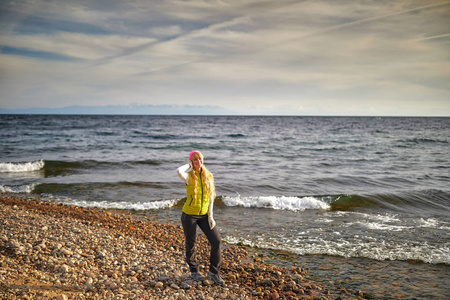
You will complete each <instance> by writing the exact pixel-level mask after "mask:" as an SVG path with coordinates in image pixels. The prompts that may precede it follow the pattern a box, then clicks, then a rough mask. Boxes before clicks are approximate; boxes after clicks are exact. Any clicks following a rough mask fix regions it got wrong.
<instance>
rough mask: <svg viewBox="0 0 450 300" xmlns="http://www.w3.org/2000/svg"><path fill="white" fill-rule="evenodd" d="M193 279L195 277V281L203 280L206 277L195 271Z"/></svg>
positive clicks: (192, 275) (192, 274)
mask: <svg viewBox="0 0 450 300" xmlns="http://www.w3.org/2000/svg"><path fill="white" fill-rule="evenodd" d="M191 279H193V280H195V281H202V280H203V279H205V278H204V277H203V276H202V274H200V273H198V272H193V273H191Z"/></svg>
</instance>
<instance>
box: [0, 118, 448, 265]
mask: <svg viewBox="0 0 450 300" xmlns="http://www.w3.org/2000/svg"><path fill="white" fill-rule="evenodd" d="M0 128H1V130H0V191H1V192H2V193H6V192H12V193H20V192H25V193H31V194H39V195H40V196H41V197H43V198H45V199H50V200H53V201H58V202H63V203H68V204H75V205H81V206H97V207H103V208H122V209H130V210H137V211H140V212H141V213H143V214H145V213H152V214H155V211H156V214H157V215H159V216H160V217H161V218H162V219H166V220H173V221H174V222H178V219H179V215H180V208H179V206H177V204H178V205H179V204H180V203H182V199H183V197H184V196H185V188H184V185H183V183H182V181H181V180H180V179H179V178H178V177H177V175H176V173H175V170H176V168H177V167H178V166H180V165H182V164H184V163H185V162H186V161H187V155H188V153H189V152H190V151H192V150H194V149H197V150H200V151H201V152H202V153H203V154H204V156H205V164H206V165H207V167H208V169H209V170H210V171H211V172H212V173H213V174H214V175H215V180H216V185H217V195H218V196H219V197H218V199H217V201H216V202H217V203H216V208H215V216H216V219H217V222H218V225H219V227H220V230H221V232H222V235H223V237H224V238H225V239H226V240H227V241H228V242H233V243H235V242H243V243H247V244H249V245H254V246H259V247H262V248H270V249H282V250H286V251H289V252H292V253H297V254H303V255H305V254H326V255H333V256H339V257H344V258H345V257H360V258H364V259H366V258H369V259H375V260H393V261H407V260H415V261H421V262H425V263H430V264H445V265H449V264H450V209H449V204H450V185H449V183H450V155H449V150H450V118H363V117H361V118H350V117H348V118H346V117H229V116H220V117H214V116H198V117H191V116H189V117H183V116H18V115H0Z"/></svg>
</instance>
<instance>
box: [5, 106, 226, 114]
mask: <svg viewBox="0 0 450 300" xmlns="http://www.w3.org/2000/svg"><path fill="white" fill-rule="evenodd" d="M0 114H32V115H47V114H49V115H229V114H234V113H233V112H232V111H227V110H226V109H224V108H222V107H219V106H210V105H205V106H195V105H107V106H82V105H74V106H66V107H60V108H45V107H33V108H17V109H6V108H0Z"/></svg>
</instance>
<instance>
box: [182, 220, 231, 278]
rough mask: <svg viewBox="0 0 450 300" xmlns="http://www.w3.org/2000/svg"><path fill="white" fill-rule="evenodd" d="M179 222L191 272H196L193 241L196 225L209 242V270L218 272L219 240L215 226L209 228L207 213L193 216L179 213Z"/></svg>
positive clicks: (220, 257)
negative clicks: (184, 239)
mask: <svg viewBox="0 0 450 300" xmlns="http://www.w3.org/2000/svg"><path fill="white" fill-rule="evenodd" d="M181 224H182V225H183V230H184V237H185V238H186V262H187V264H188V265H189V270H190V271H191V272H198V262H197V258H196V249H195V241H196V237H197V225H198V227H200V229H201V230H202V231H203V233H204V234H205V235H206V237H207V238H208V241H209V243H210V244H211V252H210V257H209V262H210V265H209V271H210V272H212V273H214V274H219V271H220V266H221V264H222V253H221V249H220V248H221V246H220V245H221V241H222V238H221V237H220V233H219V230H217V226H216V227H214V228H213V229H212V230H211V229H210V228H209V223H208V215H203V216H195V215H187V214H185V213H184V212H183V213H182V214H181Z"/></svg>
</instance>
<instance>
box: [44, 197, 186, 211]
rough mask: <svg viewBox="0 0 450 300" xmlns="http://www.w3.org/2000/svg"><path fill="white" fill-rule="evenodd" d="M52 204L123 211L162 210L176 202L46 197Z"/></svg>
mask: <svg viewBox="0 0 450 300" xmlns="http://www.w3.org/2000/svg"><path fill="white" fill-rule="evenodd" d="M48 198H49V199H51V200H52V201H54V202H57V203H62V204H66V205H75V206H79V207H96V208H103V209H124V210H150V209H164V208H170V207H172V206H174V205H175V204H176V203H177V202H178V200H162V201H151V202H126V201H117V202H112V201H85V200H76V199H70V198H56V199H55V198H54V197H52V196H51V195H49V196H48Z"/></svg>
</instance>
